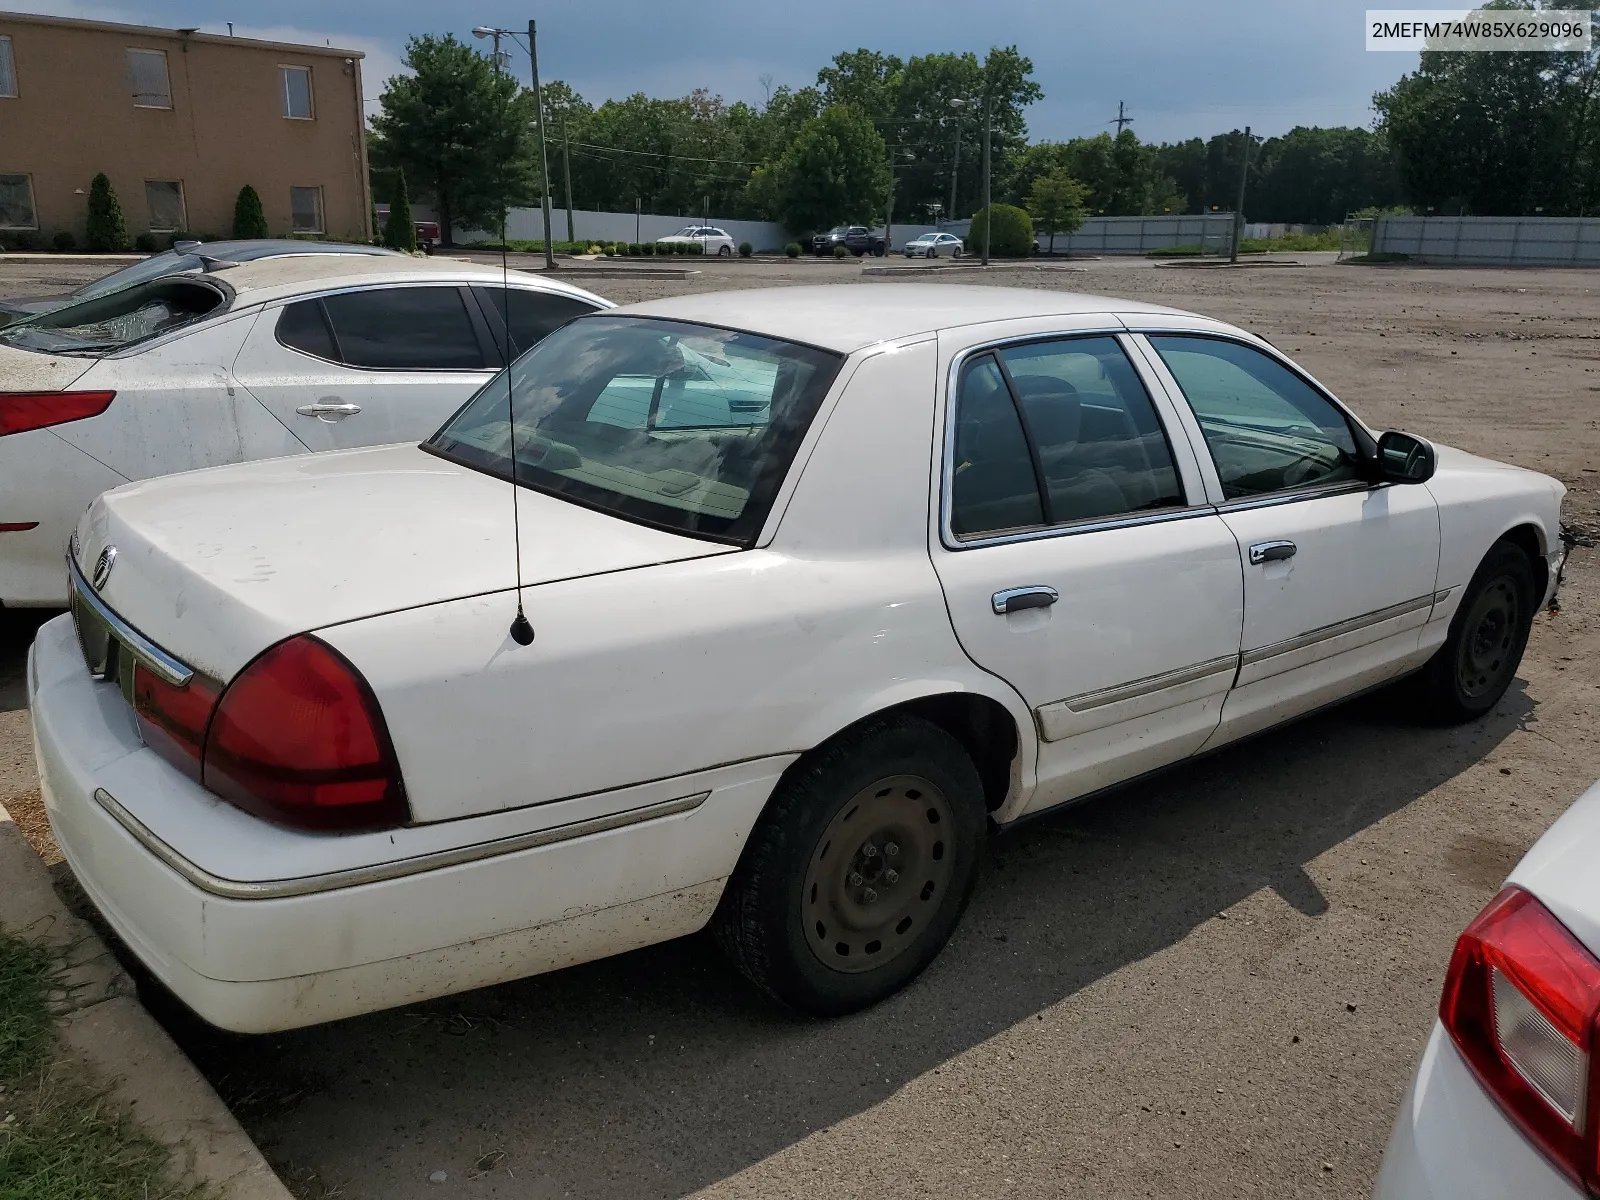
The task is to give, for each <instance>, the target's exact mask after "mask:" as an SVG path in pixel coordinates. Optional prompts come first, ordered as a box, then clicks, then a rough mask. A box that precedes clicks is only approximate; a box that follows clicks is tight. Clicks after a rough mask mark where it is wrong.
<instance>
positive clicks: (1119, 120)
mask: <svg viewBox="0 0 1600 1200" xmlns="http://www.w3.org/2000/svg"><path fill="white" fill-rule="evenodd" d="M1106 124H1107V125H1115V126H1116V127H1117V132H1118V133H1121V132H1122V130H1123V128H1124V127H1125V126H1128V125H1132V124H1133V118H1132V117H1130V116H1128V115H1127V114H1126V112H1125V111H1124V110H1123V107H1122V101H1121V100H1118V101H1117V115H1116V118H1115V119H1114V120H1111V121H1107V122H1106Z"/></svg>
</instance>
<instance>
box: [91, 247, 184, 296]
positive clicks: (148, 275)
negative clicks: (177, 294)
mask: <svg viewBox="0 0 1600 1200" xmlns="http://www.w3.org/2000/svg"><path fill="white" fill-rule="evenodd" d="M199 266H200V260H199V259H198V258H196V257H195V256H194V255H192V254H179V253H178V252H177V251H175V250H168V251H166V252H165V253H164V254H152V255H151V256H150V257H149V258H147V259H145V260H144V261H143V262H136V263H134V264H133V265H132V266H131V267H123V268H122V270H120V271H113V272H111V274H109V275H106V276H103V277H101V278H100V279H96V280H94V281H93V282H92V283H86V284H84V285H83V286H82V287H81V288H79V289H78V290H77V291H75V292H73V293H72V296H73V299H75V300H93V299H94V298H95V297H97V296H108V295H110V294H111V293H112V292H116V291H120V290H121V289H123V288H125V287H132V286H133V285H134V284H136V283H148V282H149V281H150V280H152V279H160V278H162V277H164V276H167V275H181V274H183V273H184V272H185V271H193V270H196V269H197V268H198V267H199Z"/></svg>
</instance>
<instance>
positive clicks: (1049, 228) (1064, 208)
mask: <svg viewBox="0 0 1600 1200" xmlns="http://www.w3.org/2000/svg"><path fill="white" fill-rule="evenodd" d="M1088 193H1089V189H1088V188H1086V187H1084V186H1083V184H1081V183H1079V182H1078V181H1077V180H1076V179H1074V178H1073V177H1072V176H1071V175H1068V174H1067V171H1066V168H1065V167H1057V168H1056V169H1055V170H1053V171H1051V172H1050V174H1048V175H1041V176H1039V178H1037V179H1035V180H1034V181H1033V187H1032V188H1030V189H1029V191H1028V214H1029V215H1030V216H1031V217H1032V218H1033V219H1034V222H1035V223H1036V224H1037V225H1038V227H1039V232H1040V233H1042V234H1045V235H1046V236H1048V237H1049V239H1050V253H1052V254H1054V253H1055V251H1056V234H1058V233H1071V232H1073V231H1074V230H1075V229H1078V228H1080V227H1081V226H1082V225H1083V218H1084V216H1085V215H1086V214H1085V213H1084V210H1083V201H1084V197H1085V196H1087V195H1088Z"/></svg>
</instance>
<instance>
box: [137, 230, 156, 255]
mask: <svg viewBox="0 0 1600 1200" xmlns="http://www.w3.org/2000/svg"><path fill="white" fill-rule="evenodd" d="M133 248H134V249H135V250H137V251H138V252H139V253H140V254H159V253H161V239H160V238H158V237H157V236H156V235H155V234H153V233H141V234H140V235H139V236H138V237H136V238H134V239H133Z"/></svg>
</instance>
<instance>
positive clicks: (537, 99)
mask: <svg viewBox="0 0 1600 1200" xmlns="http://www.w3.org/2000/svg"><path fill="white" fill-rule="evenodd" d="M537 36H538V35H537V33H536V32H535V30H534V23H533V22H532V21H531V20H530V21H529V22H528V59H529V61H531V62H532V63H533V103H534V111H535V112H536V113H538V115H539V191H540V194H541V198H542V200H543V202H544V267H545V270H547V271H553V270H555V269H556V253H555V249H554V248H553V247H552V246H551V245H550V160H549V158H548V156H546V154H545V150H544V93H543V92H541V91H540V90H539V43H538V42H537V41H536V40H535V39H536V37H537Z"/></svg>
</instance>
